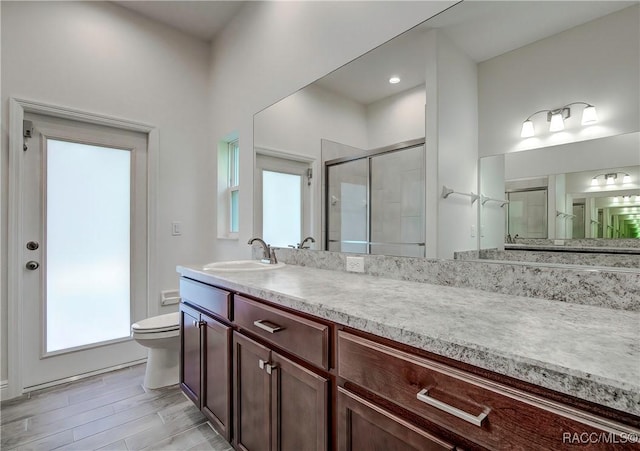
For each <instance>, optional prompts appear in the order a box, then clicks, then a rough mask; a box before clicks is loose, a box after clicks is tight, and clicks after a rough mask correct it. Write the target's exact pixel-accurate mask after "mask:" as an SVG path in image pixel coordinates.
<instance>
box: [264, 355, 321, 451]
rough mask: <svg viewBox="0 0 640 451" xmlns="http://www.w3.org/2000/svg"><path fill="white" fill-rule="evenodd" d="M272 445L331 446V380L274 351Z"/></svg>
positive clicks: (277, 450)
mask: <svg viewBox="0 0 640 451" xmlns="http://www.w3.org/2000/svg"><path fill="white" fill-rule="evenodd" d="M271 365H272V370H271V418H272V428H271V429H272V433H271V443H272V446H271V449H272V450H274V451H287V450H307V451H313V450H316V451H324V450H327V449H328V445H327V444H328V437H327V434H328V427H327V422H328V396H329V388H328V387H329V381H328V380H327V379H326V378H324V377H322V376H320V375H318V374H316V373H314V372H312V371H309V370H308V369H306V368H304V367H302V366H300V365H298V364H296V363H294V362H292V361H291V360H288V359H287V358H285V357H283V356H281V355H279V354H277V353H276V352H272V353H271Z"/></svg>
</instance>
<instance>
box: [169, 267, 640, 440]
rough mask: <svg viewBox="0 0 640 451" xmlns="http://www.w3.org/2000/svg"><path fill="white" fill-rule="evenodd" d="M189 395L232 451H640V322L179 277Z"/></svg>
mask: <svg viewBox="0 0 640 451" xmlns="http://www.w3.org/2000/svg"><path fill="white" fill-rule="evenodd" d="M178 272H180V273H181V275H182V277H181V287H180V291H181V297H182V303H181V307H180V310H181V318H182V320H181V327H182V335H181V337H182V338H181V356H182V358H181V375H180V380H181V386H182V389H183V391H184V392H185V394H186V395H187V396H188V397H189V398H190V399H192V400H193V402H194V403H195V404H196V405H197V406H198V407H199V408H200V409H201V410H202V411H203V413H204V414H205V415H206V416H207V417H208V418H209V419H210V420H211V422H212V424H213V425H214V427H216V429H217V430H218V431H219V432H220V433H221V434H222V435H223V436H224V437H225V438H226V439H228V440H229V441H230V442H231V443H232V444H233V445H234V447H235V448H236V449H243V450H251V451H254V450H264V449H269V450H284V451H289V450H328V449H337V450H370V449H384V450H404V449H417V450H431V449H459V448H463V449H535V450H540V449H553V450H557V449H573V448H575V449H578V448H583V447H585V446H586V447H587V448H588V449H613V448H615V449H637V447H638V446H639V444H638V443H637V441H638V434H639V433H640V365H639V364H638V362H640V355H639V346H638V344H639V343H638V342H639V339H640V338H639V337H638V332H637V323H638V319H639V315H638V313H637V312H628V311H620V310H613V309H604V308H597V307H592V306H583V305H575V304H567V303H563V302H555V301H547V300H543V299H532V298H523V297H517V296H510V295H504V294H498V293H489V292H483V291H478V290H472V289H464V288H454V287H444V286H435V285H430V284H425V283H417V282H407V281H398V280H391V279H385V278H380V277H372V276H368V275H360V274H348V273H343V272H337V271H327V270H321V269H315V268H306V267H300V266H295V265H287V266H285V267H283V268H280V269H277V270H267V271H254V272H251V271H247V272H239V271H238V272H216V271H210V270H204V269H202V267H195V266H181V267H178Z"/></svg>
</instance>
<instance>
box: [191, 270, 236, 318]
mask: <svg viewBox="0 0 640 451" xmlns="http://www.w3.org/2000/svg"><path fill="white" fill-rule="evenodd" d="M180 297H181V298H182V300H183V301H184V302H187V303H189V304H191V305H195V306H197V307H200V308H202V309H203V310H206V311H207V312H209V313H212V314H214V315H218V316H219V317H221V318H225V319H228V320H229V321H231V319H232V318H231V293H229V292H228V291H225V290H221V289H219V288H215V287H212V286H211V285H207V284H204V283H200V282H196V281H195V280H190V279H185V278H181V279H180Z"/></svg>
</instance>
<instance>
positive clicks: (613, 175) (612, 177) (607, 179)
mask: <svg viewBox="0 0 640 451" xmlns="http://www.w3.org/2000/svg"><path fill="white" fill-rule="evenodd" d="M618 175H622V183H623V184H625V183H631V176H630V175H629V174H627V173H626V172H607V173H605V174H598V175H595V176H593V178H592V179H591V186H600V184H601V181H600V178H601V177H602V181H604V183H605V184H606V185H615V184H616V181H617V180H618Z"/></svg>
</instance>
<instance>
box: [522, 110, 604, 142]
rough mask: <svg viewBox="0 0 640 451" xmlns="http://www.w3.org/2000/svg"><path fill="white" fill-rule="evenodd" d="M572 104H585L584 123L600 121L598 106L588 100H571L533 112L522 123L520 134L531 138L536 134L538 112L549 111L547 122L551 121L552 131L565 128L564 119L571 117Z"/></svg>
mask: <svg viewBox="0 0 640 451" xmlns="http://www.w3.org/2000/svg"><path fill="white" fill-rule="evenodd" d="M572 105H585V108H584V110H583V111H582V125H590V124H594V123H596V122H598V114H597V112H596V107H595V106H594V105H591V104H590V103H587V102H571V103H568V104H566V105H564V106H562V107H560V108H554V109H552V110H540V111H536V112H535V113H533V114H532V115H531V116H529V117H528V118H526V119H525V121H524V122H523V123H522V130H521V131H520V136H521V137H522V138H531V137H532V136H534V135H535V130H534V127H533V121H532V120H531V118H533V117H534V116H535V115H536V114H539V113H547V122H549V131H550V132H559V131H561V130H564V120H565V119H569V118H570V117H571V108H570V107H571V106H572Z"/></svg>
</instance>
